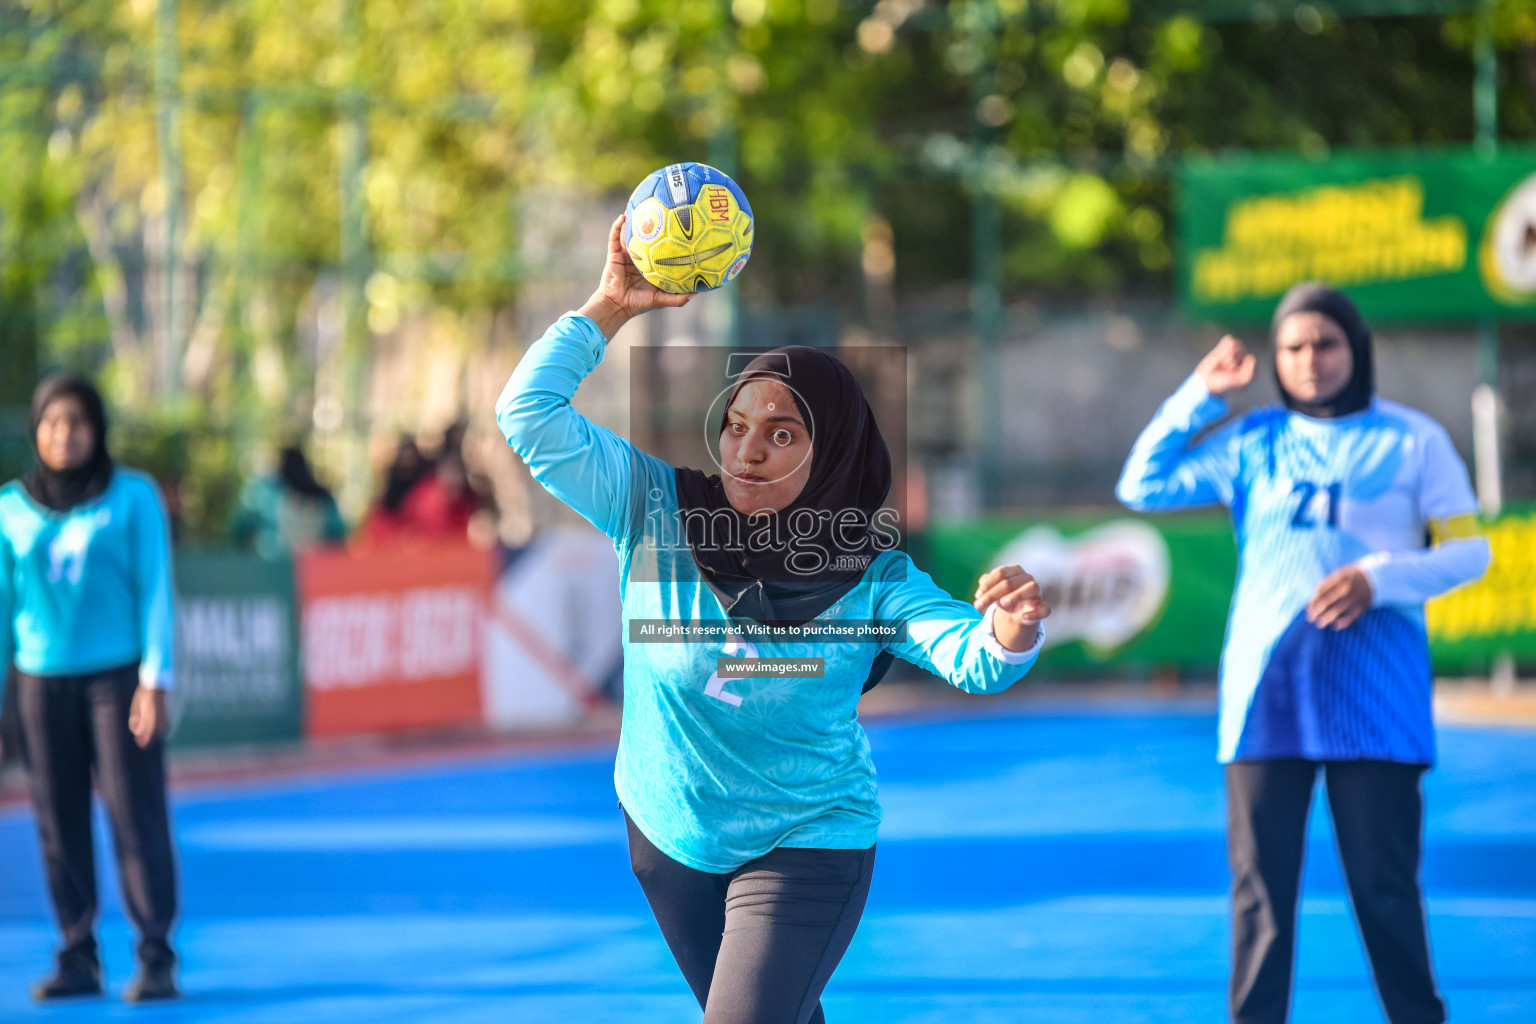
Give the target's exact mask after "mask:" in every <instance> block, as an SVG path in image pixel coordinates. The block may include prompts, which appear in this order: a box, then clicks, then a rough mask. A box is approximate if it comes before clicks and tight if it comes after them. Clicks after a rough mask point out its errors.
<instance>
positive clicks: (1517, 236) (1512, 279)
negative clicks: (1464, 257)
mask: <svg viewBox="0 0 1536 1024" xmlns="http://www.w3.org/2000/svg"><path fill="white" fill-rule="evenodd" d="M1478 267H1479V269H1480V270H1481V271H1482V274H1483V283H1484V284H1486V285H1487V286H1488V291H1489V292H1490V293H1491V294H1492V295H1493V296H1494V297H1495V298H1497V299H1499V300H1500V301H1503V302H1510V303H1524V302H1533V301H1536V174H1533V175H1531V176H1530V177H1528V178H1526V179H1525V180H1524V181H1522V182H1521V183H1520V184H1519V185H1516V186H1515V188H1514V189H1513V190H1512V191H1511V192H1510V193H1509V195H1508V197H1506V198H1505V200H1504V201H1503V202H1502V203H1500V204H1499V206H1498V208H1497V209H1495V210H1494V211H1493V216H1491V217H1489V218H1488V226H1487V228H1486V229H1485V230H1484V233H1483V244H1482V246H1481V251H1480V252H1479V253H1478Z"/></svg>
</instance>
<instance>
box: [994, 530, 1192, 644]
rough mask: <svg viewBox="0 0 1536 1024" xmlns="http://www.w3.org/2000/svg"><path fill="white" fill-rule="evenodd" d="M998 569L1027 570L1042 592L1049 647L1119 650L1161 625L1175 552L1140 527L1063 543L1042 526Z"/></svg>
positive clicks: (1002, 556)
mask: <svg viewBox="0 0 1536 1024" xmlns="http://www.w3.org/2000/svg"><path fill="white" fill-rule="evenodd" d="M993 564H994V565H1022V566H1023V567H1024V568H1025V569H1027V570H1028V571H1029V572H1030V573H1031V574H1032V575H1033V576H1034V577H1035V580H1036V581H1037V582H1038V583H1039V584H1040V590H1041V593H1042V594H1043V596H1044V597H1045V602H1046V604H1048V605H1050V606H1051V618H1050V620H1049V623H1048V626H1047V629H1046V640H1045V644H1046V646H1047V647H1053V646H1056V645H1057V644H1061V643H1065V642H1068V641H1072V640H1083V641H1086V642H1087V643H1088V644H1090V645H1092V646H1093V647H1097V648H1100V649H1104V650H1112V649H1114V648H1116V647H1120V646H1121V645H1123V644H1125V643H1126V642H1127V641H1129V640H1131V639H1133V638H1135V637H1136V636H1137V635H1138V634H1140V633H1141V632H1142V631H1143V630H1144V629H1146V628H1147V627H1148V626H1150V625H1151V624H1152V621H1153V620H1154V619H1156V618H1157V614H1158V612H1160V611H1162V608H1163V601H1164V599H1165V598H1167V596H1168V579H1169V558H1168V544H1167V542H1166V541H1164V540H1163V538H1162V535H1161V534H1159V533H1158V532H1157V531H1156V530H1154V529H1152V528H1151V527H1150V526H1147V525H1146V524H1145V523H1140V522H1137V521H1136V520H1134V519H1117V520H1114V521H1113V522H1108V523H1105V524H1103V525H1102V526H1096V527H1094V528H1093V529H1091V530H1089V531H1087V532H1086V533H1082V534H1079V535H1077V536H1076V537H1071V538H1068V537H1063V536H1062V535H1061V534H1060V533H1058V532H1057V531H1056V530H1055V528H1053V527H1050V526H1035V527H1032V528H1030V529H1028V530H1026V531H1025V532H1024V533H1022V534H1020V535H1019V536H1018V537H1017V538H1015V539H1014V540H1013V541H1011V542H1010V543H1009V544H1008V546H1007V547H1005V548H1003V550H1002V552H1001V553H999V554H998V556H997V557H996V558H995V559H994V560H993Z"/></svg>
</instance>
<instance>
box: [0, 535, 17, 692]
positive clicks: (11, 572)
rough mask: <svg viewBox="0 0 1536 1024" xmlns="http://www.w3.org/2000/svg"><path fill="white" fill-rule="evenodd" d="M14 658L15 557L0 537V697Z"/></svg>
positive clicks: (7, 544) (7, 542)
mask: <svg viewBox="0 0 1536 1024" xmlns="http://www.w3.org/2000/svg"><path fill="white" fill-rule="evenodd" d="M15 656H16V557H15V556H14V555H13V554H11V544H10V541H8V540H7V539H6V538H5V537H3V536H0V695H3V694H4V693H5V684H6V680H8V679H9V678H10V675H11V659H12V658H13V657H15Z"/></svg>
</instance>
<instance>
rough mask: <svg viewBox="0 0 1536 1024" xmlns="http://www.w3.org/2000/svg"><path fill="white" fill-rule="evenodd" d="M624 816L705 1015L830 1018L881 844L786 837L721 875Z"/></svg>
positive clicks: (786, 1023) (730, 1022) (636, 860)
mask: <svg viewBox="0 0 1536 1024" xmlns="http://www.w3.org/2000/svg"><path fill="white" fill-rule="evenodd" d="M624 820H625V822H626V823H627V824H628V826H629V862H630V865H631V867H633V868H634V871H635V877H636V878H638V879H639V880H640V888H642V889H644V890H645V898H646V900H647V901H649V903H650V904H651V913H653V914H655V915H656V923H657V924H658V925H660V926H661V934H662V936H663V937H664V938H666V940H667V946H668V947H669V948H670V949H671V950H672V956H673V958H674V959H676V960H677V966H678V967H680V968H682V971H683V977H684V978H686V979H687V980H688V986H689V987H690V988H691V989H693V995H694V998H696V999H698V1001H699V1006H701V1007H703V1009H704V1022H705V1024H822V1022H823V1021H824V1020H825V1019H826V1018H825V1017H824V1016H823V1015H822V1012H821V990H822V989H823V988H825V987H826V985H827V980H828V979H829V978H831V977H832V972H833V970H835V969H836V967H837V964H838V961H840V960H841V959H842V958H843V953H844V952H846V951H847V949H848V943H849V942H851V941H852V940H853V933H854V931H855V929H857V928H858V926H859V918H860V917H861V916H863V914H864V901H865V899H867V898H868V896H869V882H870V879H871V877H873V874H874V868H875V848H874V847H873V846H871V847H870V848H869V849H867V850H819V849H807V848H799V847H783V846H781V847H779V848H778V849H776V850H772V851H770V852H769V853H766V854H764V855H763V856H761V857H759V858H757V860H754V861H749V862H748V863H746V864H743V865H742V866H741V867H739V868H737V869H736V870H735V871H732V872H730V873H729V874H723V875H717V874H712V873H710V872H708V871H699V870H696V869H694V868H690V867H687V866H685V865H682V864H679V863H678V862H677V861H675V860H673V859H672V858H671V857H668V856H667V855H666V854H664V853H662V852H661V851H660V850H658V849H657V848H656V847H655V846H654V845H653V844H652V843H651V841H650V840H649V839H647V838H645V836H644V835H643V834H642V833H641V832H640V830H639V829H638V828H636V827H635V823H634V822H633V821H631V820H630V818H629V815H628V814H626V815H625V816H624Z"/></svg>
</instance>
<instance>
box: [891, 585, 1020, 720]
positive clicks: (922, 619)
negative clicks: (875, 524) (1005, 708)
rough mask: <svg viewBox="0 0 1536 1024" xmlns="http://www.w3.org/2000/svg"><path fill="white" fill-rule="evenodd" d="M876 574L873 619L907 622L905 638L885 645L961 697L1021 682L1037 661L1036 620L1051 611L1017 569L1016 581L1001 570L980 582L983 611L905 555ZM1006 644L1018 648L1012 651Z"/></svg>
mask: <svg viewBox="0 0 1536 1024" xmlns="http://www.w3.org/2000/svg"><path fill="white" fill-rule="evenodd" d="M1009 568H1010V569H1016V568H1017V567H1016V566H1010V567H1009ZM882 575H883V579H882V580H881V581H879V582H877V583H876V587H877V588H878V589H877V591H876V599H875V615H876V618H878V619H882V620H885V621H892V620H898V621H902V622H905V623H906V625H907V638H906V639H905V640H904V641H900V642H895V643H889V644H886V648H887V649H888V650H889V651H890V652H891V653H892V654H894V655H896V656H897V657H898V658H901V659H902V660H903V661H907V662H910V663H912V664H913V665H916V666H918V667H919V668H924V669H927V670H928V671H929V672H932V673H933V674H934V675H937V676H940V677H942V678H943V679H946V680H948V681H949V683H950V684H951V685H952V686H955V687H957V688H959V689H961V690H964V691H966V692H967V693H996V692H998V691H1000V690H1006V689H1007V688H1008V687H1010V686H1012V685H1013V684H1014V683H1016V682H1018V681H1019V680H1020V679H1022V678H1024V675H1025V673H1027V672H1028V671H1029V670H1030V667H1031V666H1033V665H1034V663H1035V659H1036V658H1037V657H1038V656H1039V654H1040V646H1041V644H1042V643H1044V641H1045V630H1044V628H1043V627H1042V626H1040V625H1039V620H1040V619H1042V618H1044V617H1045V616H1046V615H1049V614H1050V609H1049V608H1047V607H1046V606H1045V605H1044V603H1043V602H1041V601H1040V600H1039V588H1038V587H1037V586H1034V580H1033V579H1031V578H1030V577H1029V576H1028V574H1027V573H1024V572H1023V571H1022V570H1019V572H1018V574H1017V576H1016V577H1005V575H1004V570H993V572H991V573H988V574H987V575H986V576H983V577H982V582H981V583H980V584H978V588H977V601H978V603H983V605H984V607H986V609H987V611H986V613H985V614H983V613H982V612H980V611H977V610H976V608H975V607H974V606H973V605H968V604H966V603H965V602H963V601H957V600H955V599H954V598H952V597H950V596H949V595H948V594H947V593H945V592H944V591H943V590H940V589H939V587H938V585H937V584H935V583H934V582H933V579H932V577H930V576H929V575H928V574H927V573H925V572H923V571H922V570H921V569H919V568H917V566H915V565H913V564H912V562H911V560H910V559H909V558H907V557H906V555H898V556H897V557H896V558H893V559H891V560H890V561H889V563H888V565H887V566H886V568H885V569H884V572H883V574H882ZM1030 587H1033V588H1034V589H1033V591H1031V590H1030V589H1029V588H1030ZM999 637H1001V638H1002V639H1001V640H1000V639H999ZM1005 641H1007V642H1009V643H1010V645H1012V646H1017V647H1019V648H1020V649H1018V650H1010V649H1009V646H1005Z"/></svg>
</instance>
